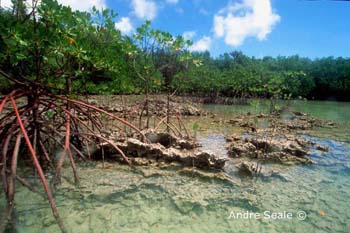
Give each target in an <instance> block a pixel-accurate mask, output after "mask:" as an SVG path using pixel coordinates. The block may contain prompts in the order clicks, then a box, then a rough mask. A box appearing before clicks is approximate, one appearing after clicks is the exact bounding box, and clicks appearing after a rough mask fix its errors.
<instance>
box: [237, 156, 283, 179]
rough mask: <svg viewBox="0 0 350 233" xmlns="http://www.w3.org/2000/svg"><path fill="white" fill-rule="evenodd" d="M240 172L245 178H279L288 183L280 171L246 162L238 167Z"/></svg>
mask: <svg viewBox="0 0 350 233" xmlns="http://www.w3.org/2000/svg"><path fill="white" fill-rule="evenodd" d="M236 167H237V168H238V172H239V173H240V174H241V175H245V176H259V177H261V178H270V177H274V178H279V179H281V180H282V181H288V179H287V178H285V177H284V176H283V175H282V174H280V172H279V171H275V170H272V169H268V168H266V166H264V165H262V164H257V163H253V162H248V161H244V162H241V163H239V164H237V165H236Z"/></svg>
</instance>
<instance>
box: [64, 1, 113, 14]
mask: <svg viewBox="0 0 350 233" xmlns="http://www.w3.org/2000/svg"><path fill="white" fill-rule="evenodd" d="M58 2H59V3H60V4H62V5H65V6H70V7H71V8H72V9H73V10H80V11H89V10H91V9H92V7H93V6H95V7H96V8H97V9H101V8H106V1H105V0H58Z"/></svg>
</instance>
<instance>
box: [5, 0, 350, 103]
mask: <svg viewBox="0 0 350 233" xmlns="http://www.w3.org/2000/svg"><path fill="white" fill-rule="evenodd" d="M42 2H43V3H42V4H41V6H40V7H39V8H38V13H39V15H40V17H39V18H38V21H39V23H38V24H37V25H36V26H34V25H33V19H32V17H31V15H30V13H29V12H30V8H29V9H26V7H25V5H24V3H23V1H21V0H15V1H13V3H14V7H13V9H3V8H2V9H1V12H0V25H1V26H0V72H1V74H2V75H0V85H1V90H2V92H6V90H10V89H11V88H10V85H14V84H15V83H13V82H9V81H8V78H7V79H5V78H4V77H5V74H6V75H7V76H12V77H14V76H16V77H18V76H20V77H23V78H28V79H32V80H34V79H35V77H37V76H38V75H39V76H40V77H42V78H43V79H42V80H43V81H44V82H45V83H46V84H50V85H52V86H55V87H57V88H64V86H65V84H66V80H67V77H69V80H71V82H72V90H73V91H74V90H79V92H80V93H90V94H98V93H105V94H106V93H112V94H121V93H125V94H130V93H148V92H153V93H154V92H165V91H169V90H170V89H172V91H173V90H175V89H176V90H178V93H183V94H185V93H187V94H188V93H189V94H196V95H210V96H218V95H221V96H230V97H240V98H246V97H266V98H269V97H275V96H278V97H283V98H284V97H287V98H289V97H292V98H297V97H299V96H301V97H306V98H309V99H338V100H339V99H340V100H349V99H350V59H348V58H333V57H327V58H322V59H315V60H311V59H308V58H302V57H299V56H291V57H277V58H273V57H264V58H259V59H257V58H254V57H248V56H246V55H244V54H243V53H241V52H237V51H234V52H232V53H225V54H223V55H221V56H219V57H218V58H212V57H211V56H210V54H209V52H204V53H192V58H193V60H192V61H193V62H191V63H189V62H184V61H186V59H187V61H188V58H189V54H186V51H188V46H190V42H189V41H184V40H183V39H182V38H181V37H177V38H174V37H172V36H171V35H170V34H169V33H166V32H162V31H159V30H153V29H151V25H150V23H149V22H146V23H145V24H143V25H142V26H141V27H140V28H138V29H137V32H136V33H135V34H134V35H133V36H126V35H122V34H121V33H120V31H118V30H117V29H115V27H114V20H115V18H116V17H117V15H116V14H114V13H113V12H111V11H109V10H103V11H102V12H100V11H97V10H96V9H94V10H93V11H92V12H91V13H86V12H73V11H72V10H71V9H70V8H68V7H64V6H60V5H58V4H57V2H55V1H49V0H48V1H42ZM170 44H171V46H169V45H170ZM200 64H201V65H200ZM165 67H166V68H165ZM170 67H172V68H171V69H169V68H170ZM38 70H39V72H38ZM36 72H37V73H36ZM169 74H170V76H171V77H169Z"/></svg>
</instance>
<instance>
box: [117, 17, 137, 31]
mask: <svg viewBox="0 0 350 233" xmlns="http://www.w3.org/2000/svg"><path fill="white" fill-rule="evenodd" d="M114 25H115V28H116V29H118V30H120V31H121V33H122V34H125V35H127V34H130V33H131V32H132V31H133V30H134V28H133V26H132V24H131V22H130V19H129V18H128V17H122V18H121V19H120V20H119V22H117V23H115V24H114Z"/></svg>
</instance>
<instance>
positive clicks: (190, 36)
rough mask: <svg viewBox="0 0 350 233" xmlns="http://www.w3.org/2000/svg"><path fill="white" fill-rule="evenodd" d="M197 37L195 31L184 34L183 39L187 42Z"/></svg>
mask: <svg viewBox="0 0 350 233" xmlns="http://www.w3.org/2000/svg"><path fill="white" fill-rule="evenodd" d="M195 35H196V32H195V31H187V32H184V33H183V34H182V37H183V38H184V39H185V40H192V38H193V37H194V36H195Z"/></svg>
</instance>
